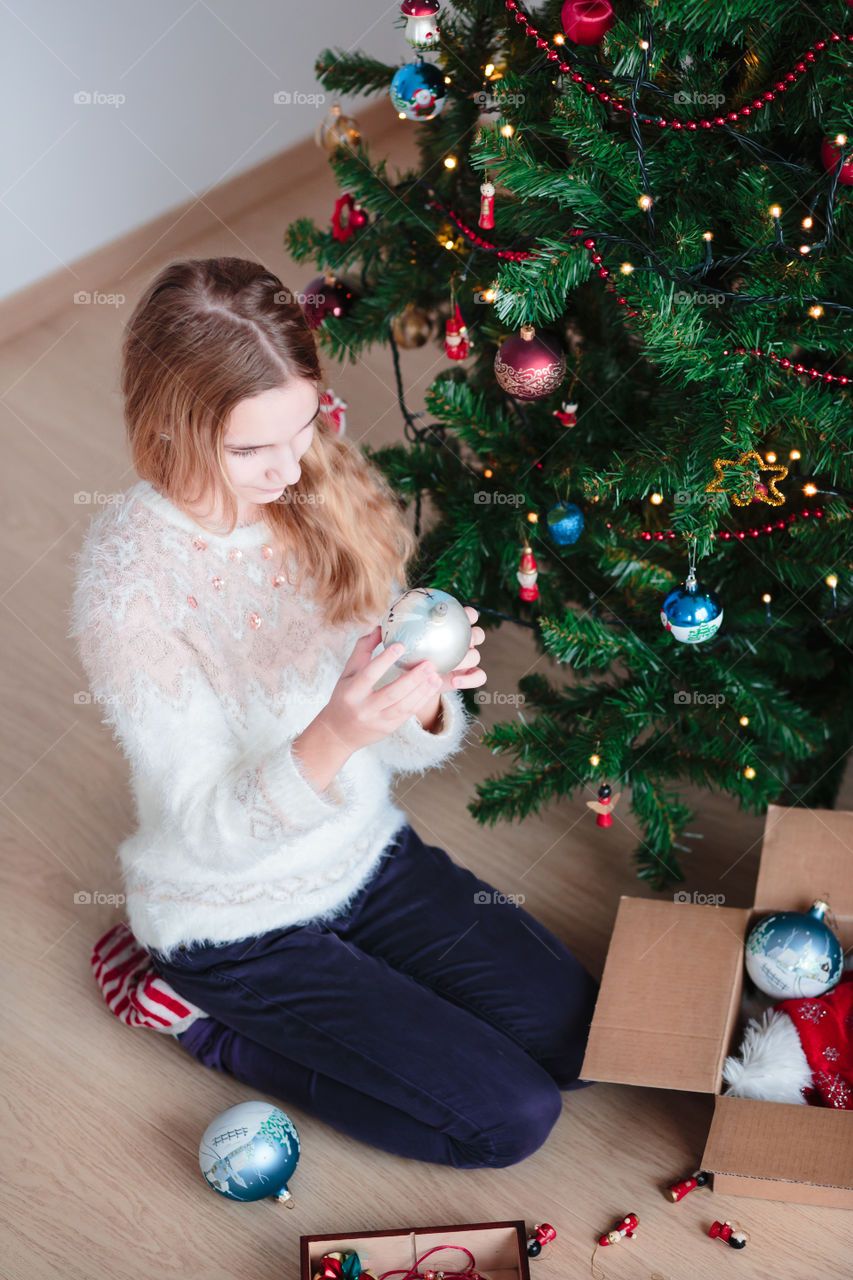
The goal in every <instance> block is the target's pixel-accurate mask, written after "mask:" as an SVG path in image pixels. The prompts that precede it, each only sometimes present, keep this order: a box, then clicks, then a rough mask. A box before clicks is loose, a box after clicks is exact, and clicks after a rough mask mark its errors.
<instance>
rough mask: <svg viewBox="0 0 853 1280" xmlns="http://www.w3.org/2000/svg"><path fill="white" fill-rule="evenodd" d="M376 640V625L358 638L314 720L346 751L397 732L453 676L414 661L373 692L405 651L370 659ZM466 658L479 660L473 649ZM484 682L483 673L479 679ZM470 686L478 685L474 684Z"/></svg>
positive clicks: (379, 635) (392, 650)
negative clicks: (414, 664)
mask: <svg viewBox="0 0 853 1280" xmlns="http://www.w3.org/2000/svg"><path fill="white" fill-rule="evenodd" d="M470 612H473V610H471V611H470ZM474 616H475V617H476V614H475V615H474ZM477 630H478V631H479V627H478V628H477ZM481 634H482V632H481ZM381 639H382V627H381V626H376V627H374V628H373V630H372V631H371V632H369V633H368V634H367V635H363V636H360V637H359V639H358V640H357V641H356V644H355V648H354V649H353V651H352V653H351V654H350V657H349V660H348V662H347V664H346V666H345V667H344V669H343V671H342V673H341V675H340V678H339V679H338V682H337V684H336V685H335V687H334V689H333V690H332V694H331V697H330V698H329V701H328V702H327V703H326V705H325V707H323V709H322V711H321V712H320V713H319V715H318V716H317V717H316V719H317V720H319V721H321V722H322V724H323V726H324V727H325V729H326V730H327V732H330V733H331V734H332V735H333V736H334V738H335V739H336V741H337V742H338V743H340V745H341V747H342V748H345V749H347V750H349V751H350V752H352V751H358V750H359V749H360V748H361V747H366V746H369V745H370V744H371V743H373V742H379V740H380V739H381V738H384V737H387V735H388V734H389V733H393V732H394V730H395V729H399V727H400V725H402V724H404V723H405V721H406V720H408V718H409V716H410V715H412V714H413V713H414V712H416V711H417V710H418V708H419V707H421V706H423V705H424V702H425V695H427V694H428V695H429V697H430V700H432V699H434V698H436V695H437V694H438V692H439V690H440V688H441V685H442V680H448V679H449V678H450V676H451V675H455V674H456V673H454V672H450V673H448V675H447V676H444V677H439V675H438V673H437V671H436V670H435V667H434V666H433V664H432V663H431V662H419V663H418V665H417V666H416V667H413V668H412V670H411V671H406V672H404V673H403V675H401V676H398V677H397V679H396V680H392V681H391V682H390V683H389V684H386V685H383V687H382V688H381V689H374V687H373V686H374V685H375V684H376V681H377V680H378V679H379V677H380V676H381V675H384V673H385V672H386V671H387V670H388V668H389V667H391V666H393V665H394V663H395V662H396V660H397V658H399V657H400V655H401V654H402V653H404V652H405V646H404V645H402V644H396V645H393V644H392V645H389V647H388V648H387V649H383V650H382V652H381V653H378V654H377V655H376V657H375V658H371V656H370V655H371V654H372V652H373V650H374V649H375V648H376V646H377V644H378V643H379V642H380V640H381ZM471 653H474V654H475V660H479V655H477V654H476V650H469V652H468V654H467V655H466V660H467V658H470V656H471ZM457 670H458V669H457ZM459 674H463V673H461V672H460V673H459ZM485 678H486V677H485V674H483V680H485ZM475 683H477V684H480V683H482V681H480V680H476V681H475ZM448 687H449V686H448Z"/></svg>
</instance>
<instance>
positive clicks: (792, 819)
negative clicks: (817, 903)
mask: <svg viewBox="0 0 853 1280" xmlns="http://www.w3.org/2000/svg"><path fill="white" fill-rule="evenodd" d="M816 898H824V899H825V901H826V902H828V903H829V906H830V909H831V910H832V913H833V915H835V916H851V915H853V813H850V812H847V811H844V810H841V809H798V808H786V807H784V806H783V805H776V804H771V805H768V807H767V818H766V821H765V825H764V841H763V843H762V846H761V864H760V866H759V869H758V882H757V884H756V886H755V906H756V909H758V910H761V911H779V910H787V911H808V909H809V907H810V906H811V904H812V903H813V902H814V900H815V899H816Z"/></svg>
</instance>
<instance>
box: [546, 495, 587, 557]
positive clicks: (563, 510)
mask: <svg viewBox="0 0 853 1280" xmlns="http://www.w3.org/2000/svg"><path fill="white" fill-rule="evenodd" d="M582 531H583V512H582V511H581V509H580V507H576V506H575V504H574V503H573V502H558V503H557V504H556V506H553V507H551V509H550V511H549V512H548V532H549V533H550V535H551V541H552V542H554V543H556V545H557V546H558V547H568V546H571V544H572V543H573V542H577V540H578V538H579V537H580V536H581V533H582Z"/></svg>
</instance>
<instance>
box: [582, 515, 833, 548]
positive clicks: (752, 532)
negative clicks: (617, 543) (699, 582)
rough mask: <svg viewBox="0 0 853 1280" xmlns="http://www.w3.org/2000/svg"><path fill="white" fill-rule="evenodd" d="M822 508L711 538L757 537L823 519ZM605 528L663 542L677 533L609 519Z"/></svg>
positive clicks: (723, 530) (716, 534) (726, 539)
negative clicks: (796, 522) (793, 525)
mask: <svg viewBox="0 0 853 1280" xmlns="http://www.w3.org/2000/svg"><path fill="white" fill-rule="evenodd" d="M823 514H824V513H823V508H822V507H815V508H814V509H811V508H809V507H804V508H803V509H802V511H791V512H789V514H788V515H787V516H785V517H784V518H783V519H780V520H776V521H774V523H772V524H766V525H764V526H763V527H762V528H760V529H758V528H756V529H738V530H736V531H735V532H734V533H731V532H730V531H729V530H728V529H720V530H719V532H718V531H717V530H714V529H712V530H711V537H712V538H719V539H720V540H721V541H722V542H730V541H731V540H732V538H738V539H739V540H740V541H741V542H743V540H744V538H758V537H760V536H761V535H762V534H765V533H775V532H776V530H777V529H784V528H785V527H786V526H787V525H790V524H794V522H795V521H797V520H808V519H810V518H813V519H816V520H822V519H823ZM605 525H606V528H608V529H614V530H615V531H616V533H627V534H633V535H634V537H637V538H640V539H641V540H642V541H643V542H663V541H664V539H667V540H670V541H671V540H672V539H674V538H677V537H678V536H679V535H678V534H677V533H675V532H674V531H673V530H672V529H666V530H663V531H661V530H655V532H654V533H650V532H649V530H648V529H627V528H626V527H625V526H624V525H614V524H613V523H612V522H611V521H610V520H607V521H605Z"/></svg>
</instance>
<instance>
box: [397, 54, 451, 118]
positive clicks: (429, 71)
mask: <svg viewBox="0 0 853 1280" xmlns="http://www.w3.org/2000/svg"><path fill="white" fill-rule="evenodd" d="M446 97H447V85H446V84H445V83H444V76H443V74H442V73H441V71H439V69H438V67H434V66H433V64H432V63H431V62H424V60H423V58H417V59H416V60H415V61H414V62H407V63H406V65H405V66H403V67H400V69H399V70H398V71H395V72H394V78H393V80H392V81H391V101H392V103H393V104H394V108H395V110H396V111H397V112H398V114H400V115H401V116H405V118H406V119H407V120H432V119H433V118H434V117H435V116H437V115H438V113H439V111H441V108H442V107H443V106H444V102H445V98H446Z"/></svg>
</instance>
